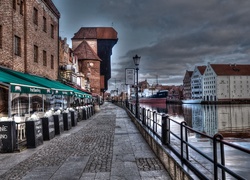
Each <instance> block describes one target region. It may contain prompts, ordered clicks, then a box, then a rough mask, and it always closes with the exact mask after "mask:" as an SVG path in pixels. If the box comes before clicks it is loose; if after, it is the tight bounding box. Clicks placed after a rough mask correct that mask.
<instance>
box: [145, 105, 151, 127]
mask: <svg viewBox="0 0 250 180" xmlns="http://www.w3.org/2000/svg"><path fill="white" fill-rule="evenodd" d="M150 118H151V111H150V109H148V110H147V123H146V124H147V127H149V125H148V119H149V122H150Z"/></svg>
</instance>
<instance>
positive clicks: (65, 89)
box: [0, 68, 91, 98]
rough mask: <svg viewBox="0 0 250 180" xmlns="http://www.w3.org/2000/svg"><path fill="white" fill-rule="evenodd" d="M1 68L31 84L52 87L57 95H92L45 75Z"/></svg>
mask: <svg viewBox="0 0 250 180" xmlns="http://www.w3.org/2000/svg"><path fill="white" fill-rule="evenodd" d="M0 70H2V71H4V72H6V73H8V74H10V75H12V76H14V77H17V78H19V79H22V80H24V81H27V82H30V83H31V84H36V85H38V86H41V87H44V88H45V89H51V90H52V91H53V94H55V95H67V96H73V95H75V96H77V97H80V98H83V97H86V98H90V97H91V96H90V95H89V94H87V93H85V92H83V91H79V90H77V89H75V88H73V87H71V86H67V85H65V84H63V83H60V82H58V81H54V80H50V79H47V78H44V77H40V76H35V75H31V74H27V73H21V72H18V71H13V70H10V69H4V68H0Z"/></svg>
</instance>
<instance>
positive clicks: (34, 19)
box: [33, 8, 38, 25]
mask: <svg viewBox="0 0 250 180" xmlns="http://www.w3.org/2000/svg"><path fill="white" fill-rule="evenodd" d="M33 22H34V24H36V25H38V10H37V9H36V8H34V11H33Z"/></svg>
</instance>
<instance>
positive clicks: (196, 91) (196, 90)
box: [191, 66, 206, 99]
mask: <svg viewBox="0 0 250 180" xmlns="http://www.w3.org/2000/svg"><path fill="white" fill-rule="evenodd" d="M205 69H206V66H196V67H195V68H194V71H193V74H192V76H191V92H192V95H191V96H192V99H202V97H203V74H204V71H205Z"/></svg>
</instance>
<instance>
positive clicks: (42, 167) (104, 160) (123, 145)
mask: <svg viewBox="0 0 250 180" xmlns="http://www.w3.org/2000/svg"><path fill="white" fill-rule="evenodd" d="M0 161H1V163H0V179H1V180H5V179H6V180H7V179H24V180H25V179H27V180H28V179H36V180H39V179H41V180H46V179H60V180H63V179H80V180H85V179H86V180H92V179H93V180H105V179H107V180H109V179H111V180H118V179H119V180H123V179H129V180H133V179H134V180H139V179H142V180H150V179H159V180H165V179H166V180H167V179H171V178H170V175H169V173H168V172H167V171H166V170H165V168H164V166H163V164H161V162H160V160H159V159H158V158H157V157H156V155H155V154H154V153H153V151H152V150H151V148H150V147H149V145H148V144H147V143H146V141H145V140H144V138H143V137H142V136H141V134H140V132H139V131H138V129H137V128H136V126H135V125H134V123H133V122H132V121H131V119H130V117H129V116H128V114H127V113H126V111H125V110H124V109H122V108H120V107H118V106H116V105H114V104H112V103H109V102H105V103H104V104H103V105H102V106H101V107H100V111H99V112H96V113H95V114H94V115H93V116H92V117H90V118H89V119H87V120H83V121H80V122H78V123H77V126H75V127H73V128H72V129H70V130H68V131H64V132H63V133H62V134H60V135H58V136H56V137H55V138H53V139H51V140H49V141H44V143H43V144H42V145H40V146H38V147H36V148H28V149H24V150H22V151H21V152H17V153H1V154H0Z"/></svg>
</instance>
